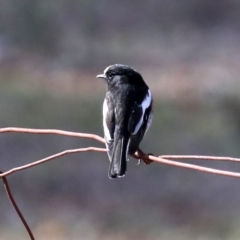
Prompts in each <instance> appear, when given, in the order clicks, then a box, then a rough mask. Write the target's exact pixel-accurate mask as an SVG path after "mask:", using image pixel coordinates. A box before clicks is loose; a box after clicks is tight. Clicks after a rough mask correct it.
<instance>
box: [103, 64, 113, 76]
mask: <svg viewBox="0 0 240 240" xmlns="http://www.w3.org/2000/svg"><path fill="white" fill-rule="evenodd" d="M111 66H112V65H110V66H108V67H107V68H105V70H104V71H103V73H104V74H105V75H106V73H107V71H108V69H109V68H110V67H111Z"/></svg>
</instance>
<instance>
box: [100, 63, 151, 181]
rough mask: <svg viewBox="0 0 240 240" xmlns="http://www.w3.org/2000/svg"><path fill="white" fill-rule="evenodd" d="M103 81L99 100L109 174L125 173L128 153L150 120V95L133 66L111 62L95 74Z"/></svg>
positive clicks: (118, 175) (142, 134) (112, 176)
mask: <svg viewBox="0 0 240 240" xmlns="http://www.w3.org/2000/svg"><path fill="white" fill-rule="evenodd" d="M97 77H98V78H104V79H105V80H106V82H107V93H106V96H105V100H104V103H103V127H104V137H105V140H106V147H107V150H108V157H109V160H110V167H109V174H108V175H109V177H110V178H116V177H122V176H124V175H125V173H126V170H127V159H128V155H133V154H134V153H135V152H136V151H137V150H138V147H139V144H140V142H141V140H142V138H143V136H144V134H145V132H146V131H147V130H148V128H149V126H150V125H151V122H152V103H153V99H152V94H151V91H150V90H149V88H148V86H147V85H146V83H145V82H144V80H143V78H142V76H141V75H140V74H139V73H138V72H137V71H135V70H134V69H132V68H130V67H128V66H126V65H122V64H115V65H111V66H109V67H107V68H106V69H105V70H104V73H103V74H100V75H98V76H97Z"/></svg>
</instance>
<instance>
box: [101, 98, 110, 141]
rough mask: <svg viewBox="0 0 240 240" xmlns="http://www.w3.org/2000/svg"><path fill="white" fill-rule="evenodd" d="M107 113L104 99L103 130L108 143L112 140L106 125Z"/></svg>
mask: <svg viewBox="0 0 240 240" xmlns="http://www.w3.org/2000/svg"><path fill="white" fill-rule="evenodd" d="M107 113H108V105H107V100H106V99H105V100H104V102H103V130H104V136H105V139H106V140H107V141H110V140H111V139H112V138H111V135H110V132H109V129H108V127H107V123H106V118H107Z"/></svg>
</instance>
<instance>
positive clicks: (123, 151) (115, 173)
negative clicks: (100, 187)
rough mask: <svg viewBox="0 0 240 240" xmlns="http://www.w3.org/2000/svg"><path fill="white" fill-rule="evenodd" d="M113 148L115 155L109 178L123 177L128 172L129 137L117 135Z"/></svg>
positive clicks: (113, 155)
mask: <svg viewBox="0 0 240 240" xmlns="http://www.w3.org/2000/svg"><path fill="white" fill-rule="evenodd" d="M115 139H116V141H115V143H114V146H113V154H112V159H111V163H110V167H109V172H108V176H109V178H117V177H123V176H124V175H125V173H126V171H127V152H128V141H129V138H128V137H123V136H120V134H119V133H117V136H116V138H115Z"/></svg>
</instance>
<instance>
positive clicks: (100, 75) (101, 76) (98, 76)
mask: <svg viewBox="0 0 240 240" xmlns="http://www.w3.org/2000/svg"><path fill="white" fill-rule="evenodd" d="M96 78H107V76H106V75H105V74H104V73H103V74H99V75H97V76H96Z"/></svg>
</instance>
